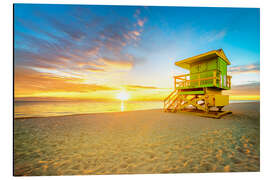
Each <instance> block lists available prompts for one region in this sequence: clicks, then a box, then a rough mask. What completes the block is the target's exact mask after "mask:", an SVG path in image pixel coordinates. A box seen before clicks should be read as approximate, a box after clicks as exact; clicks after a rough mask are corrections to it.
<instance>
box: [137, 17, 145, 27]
mask: <svg viewBox="0 0 270 180" xmlns="http://www.w3.org/2000/svg"><path fill="white" fill-rule="evenodd" d="M145 22H146V18H145V19H138V21H137V23H138V25H139V26H140V27H143V26H144V23H145Z"/></svg>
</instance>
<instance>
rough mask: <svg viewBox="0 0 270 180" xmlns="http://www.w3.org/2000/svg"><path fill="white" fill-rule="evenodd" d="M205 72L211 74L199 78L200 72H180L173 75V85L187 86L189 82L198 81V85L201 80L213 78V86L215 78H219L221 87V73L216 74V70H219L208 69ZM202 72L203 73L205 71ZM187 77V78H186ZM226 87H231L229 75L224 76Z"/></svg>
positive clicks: (215, 82) (215, 81)
mask: <svg viewBox="0 0 270 180" xmlns="http://www.w3.org/2000/svg"><path fill="white" fill-rule="evenodd" d="M205 72H212V73H213V75H212V76H211V77H206V78H201V74H202V72H200V73H193V74H182V75H178V76H174V83H175V84H174V86H175V88H176V87H177V85H178V86H184V87H188V86H190V82H198V86H200V85H201V82H202V81H206V80H213V84H214V86H216V85H217V80H219V86H220V87H221V86H222V85H221V75H220V76H219V75H218V74H217V72H220V71H219V70H210V71H205ZM205 72H203V73H205ZM191 75H195V76H196V75H197V76H198V78H196V79H190V77H191ZM187 77H189V78H187ZM177 80H178V81H177ZM225 86H226V87H228V88H231V76H229V75H227V77H226V84H225Z"/></svg>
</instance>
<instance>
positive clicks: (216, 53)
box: [174, 49, 231, 69]
mask: <svg viewBox="0 0 270 180" xmlns="http://www.w3.org/2000/svg"><path fill="white" fill-rule="evenodd" d="M215 57H220V58H222V59H223V60H224V61H225V62H226V63H227V64H228V65H230V64H231V63H230V61H229V60H228V58H227V57H226V55H225V53H224V51H223V50H222V49H218V50H212V51H209V52H206V53H203V54H199V55H197V56H193V57H190V58H187V59H183V60H180V61H177V62H175V63H174V64H175V65H176V66H179V67H181V68H184V69H189V68H190V64H191V63H194V62H199V61H204V60H208V59H211V58H215Z"/></svg>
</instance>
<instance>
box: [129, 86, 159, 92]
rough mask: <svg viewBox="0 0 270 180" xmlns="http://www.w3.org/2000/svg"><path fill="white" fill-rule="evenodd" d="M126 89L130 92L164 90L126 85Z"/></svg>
mask: <svg viewBox="0 0 270 180" xmlns="http://www.w3.org/2000/svg"><path fill="white" fill-rule="evenodd" d="M124 87H125V88H126V89H127V90H129V91H136V90H153V89H162V88H158V87H155V86H141V85H125V86H124Z"/></svg>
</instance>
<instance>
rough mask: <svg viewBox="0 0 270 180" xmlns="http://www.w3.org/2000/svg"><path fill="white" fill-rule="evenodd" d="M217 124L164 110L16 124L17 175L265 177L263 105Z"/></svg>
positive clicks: (248, 106) (239, 108)
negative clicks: (260, 174) (230, 174)
mask: <svg viewBox="0 0 270 180" xmlns="http://www.w3.org/2000/svg"><path fill="white" fill-rule="evenodd" d="M225 109H227V110H231V111H232V112H233V114H230V115H227V116H224V117H222V118H221V119H212V118H206V117H198V116H194V115H192V114H189V113H165V112H162V110H142V111H132V112H115V113H99V114H87V115H70V116H61V117H60V116H58V117H46V118H27V119H15V120H14V175H16V176H21V175H26V176H27V175H31V176H32V175H33V176H35V175H37V176H39V175H87V174H137V173H139V174H149V173H188V172H246V171H259V170H260V146H259V145H260V113H259V112H260V104H259V103H239V104H231V105H229V106H227V107H226V108H225Z"/></svg>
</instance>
